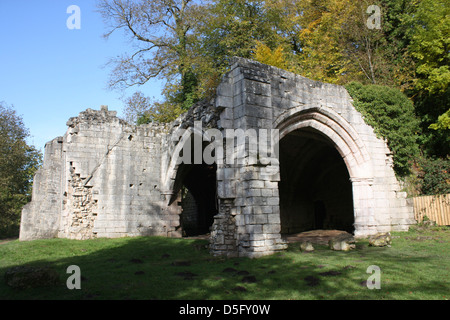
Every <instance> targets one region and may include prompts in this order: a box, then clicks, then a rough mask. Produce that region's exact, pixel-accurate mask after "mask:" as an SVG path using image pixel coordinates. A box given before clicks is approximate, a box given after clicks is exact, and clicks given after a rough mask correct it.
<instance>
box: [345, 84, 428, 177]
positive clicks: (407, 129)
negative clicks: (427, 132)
mask: <svg viewBox="0 0 450 320" xmlns="http://www.w3.org/2000/svg"><path fill="white" fill-rule="evenodd" d="M345 87H346V89H347V90H348V92H349V94H350V96H351V97H352V99H353V101H354V106H355V108H356V109H357V110H358V111H359V112H361V114H362V115H363V118H364V121H365V122H366V123H367V124H368V125H370V126H372V127H373V128H374V131H375V133H376V134H377V136H378V137H382V138H384V139H386V140H387V144H388V147H389V149H390V150H391V152H392V154H393V160H394V170H395V173H396V174H397V175H398V176H400V177H404V176H406V175H407V174H409V173H410V169H411V161H410V160H413V159H414V158H415V157H416V156H418V154H419V145H418V143H417V139H418V134H419V130H420V129H419V123H420V122H419V120H418V119H417V118H416V116H415V114H414V105H413V103H412V102H411V101H410V100H409V99H408V98H407V97H406V96H405V95H404V94H403V93H402V92H401V91H399V90H398V89H394V88H390V87H386V86H379V85H362V84H361V83H358V82H351V83H349V84H347V85H346V86H345Z"/></svg>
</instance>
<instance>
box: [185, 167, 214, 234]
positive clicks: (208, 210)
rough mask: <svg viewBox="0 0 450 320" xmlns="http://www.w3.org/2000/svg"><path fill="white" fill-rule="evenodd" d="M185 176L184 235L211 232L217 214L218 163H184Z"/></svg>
mask: <svg viewBox="0 0 450 320" xmlns="http://www.w3.org/2000/svg"><path fill="white" fill-rule="evenodd" d="M183 167H184V168H183V169H184V170H183V171H185V176H184V179H183V187H182V189H181V192H182V198H181V207H182V213H181V216H180V219H181V221H180V222H181V228H182V231H183V236H187V237H190V236H197V235H202V234H206V233H209V232H210V227H211V226H212V224H213V222H214V216H215V215H216V214H217V212H218V210H217V194H216V190H217V187H216V185H217V183H216V170H217V167H216V165H215V164H214V165H206V164H200V165H195V164H194V165H183Z"/></svg>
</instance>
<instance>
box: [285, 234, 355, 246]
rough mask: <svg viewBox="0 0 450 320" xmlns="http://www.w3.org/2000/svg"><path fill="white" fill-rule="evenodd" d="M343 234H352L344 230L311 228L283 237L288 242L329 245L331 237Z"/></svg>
mask: <svg viewBox="0 0 450 320" xmlns="http://www.w3.org/2000/svg"><path fill="white" fill-rule="evenodd" d="M342 235H349V236H351V234H350V233H348V232H346V231H342V230H311V231H305V232H300V233H294V234H288V235H284V236H283V239H284V240H286V241H287V242H288V243H296V242H310V243H312V244H320V245H328V242H329V241H330V240H331V239H333V238H335V237H337V236H342Z"/></svg>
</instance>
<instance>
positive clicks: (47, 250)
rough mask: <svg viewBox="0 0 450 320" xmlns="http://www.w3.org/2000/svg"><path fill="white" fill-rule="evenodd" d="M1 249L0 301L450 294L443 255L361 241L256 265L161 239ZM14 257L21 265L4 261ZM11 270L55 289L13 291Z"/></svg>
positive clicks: (198, 243) (203, 246) (196, 243)
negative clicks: (42, 270) (35, 271)
mask: <svg viewBox="0 0 450 320" xmlns="http://www.w3.org/2000/svg"><path fill="white" fill-rule="evenodd" d="M5 246H7V247H5V248H6V249H5V248H1V247H0V255H2V254H3V255H4V257H0V258H2V259H5V260H4V261H3V262H1V260H0V299H58V300H59V299H68V300H71V299H77V300H80V299H96V300H97V299H114V300H116V299H117V300H127V299H130V300H134V299H146V300H157V299H163V300H172V299H174V300H175V299H183V300H189V299H196V300H197V299H220V300H225V299H236V300H247V299H252V300H266V299H276V300H286V299H311V300H312V299H314V300H319V299H352V300H353V299H445V298H447V299H448V292H449V289H450V287H449V285H448V280H447V278H446V275H447V276H448V265H447V266H442V265H439V263H441V264H442V263H448V254H447V256H445V258H444V260H442V257H439V256H433V255H430V254H427V251H426V250H425V251H420V253H413V254H410V253H408V252H407V253H402V252H401V250H400V249H401V248H399V249H395V247H393V248H369V247H367V244H366V243H362V244H358V246H357V248H356V250H353V251H351V252H334V251H331V250H329V249H327V248H325V247H319V248H318V249H317V250H316V251H314V252H312V253H302V252H301V251H300V250H299V248H298V246H296V245H291V246H290V249H289V250H287V251H286V252H282V253H279V254H275V255H272V256H268V257H263V258H259V259H247V258H221V257H212V256H211V255H210V254H209V252H208V250H207V241H204V240H188V239H167V238H160V237H139V238H126V239H120V240H119V239H109V240H108V239H102V240H101V239H97V240H87V241H74V240H62V239H53V240H46V241H40V242H35V243H27V242H18V241H15V242H12V243H9V244H6V245H5ZM41 247H42V248H41ZM2 249H3V250H2ZM8 250H9V251H8ZM26 250H30V251H29V253H28V254H27V252H26ZM39 250H43V252H40V251H39ZM60 251H62V252H63V253H58V252H60ZM5 252H9V253H6V254H5ZM18 252H20V253H21V259H17V258H16V260H14V259H12V258H10V257H11V256H12V255H14V254H17V253H18ZM33 252H34V253H33ZM36 254H37V255H41V257H34V255H36ZM27 256H28V257H29V258H28V259H27ZM43 256H45V257H46V258H43ZM8 259H9V260H8ZM18 260H20V261H21V262H20V263H18V262H17V261H18ZM14 261H16V262H14ZM17 265H40V266H43V265H45V266H51V267H52V268H54V269H55V270H57V272H59V273H60V276H61V285H59V286H57V287H48V288H34V289H27V290H16V289H12V288H10V287H8V286H6V285H5V283H4V280H3V275H4V273H5V271H6V270H7V269H8V268H9V267H12V266H17ZM70 265H77V266H79V267H80V269H81V290H69V289H67V286H66V279H68V277H69V276H70V274H67V273H66V270H67V267H68V266H70ZM369 265H378V266H379V267H380V268H381V270H382V274H381V290H369V289H368V288H367V287H366V285H365V282H364V281H365V280H367V279H368V277H369V276H370V274H367V273H366V269H367V267H368V266H369ZM430 272H431V273H433V276H430V274H429V273H430Z"/></svg>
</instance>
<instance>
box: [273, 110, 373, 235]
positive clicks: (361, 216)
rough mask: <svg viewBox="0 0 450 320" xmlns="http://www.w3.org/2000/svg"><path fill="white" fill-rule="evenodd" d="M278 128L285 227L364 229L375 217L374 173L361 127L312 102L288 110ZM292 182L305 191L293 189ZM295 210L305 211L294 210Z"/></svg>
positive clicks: (357, 231)
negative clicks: (315, 105) (312, 104)
mask: <svg viewBox="0 0 450 320" xmlns="http://www.w3.org/2000/svg"><path fill="white" fill-rule="evenodd" d="M274 127H276V128H277V129H279V130H280V172H281V181H280V183H279V191H280V220H281V229H282V232H287V233H288V232H300V231H306V230H311V229H317V228H318V227H325V228H327V227H329V228H336V229H343V230H346V231H351V232H354V233H355V235H358V234H360V233H362V232H364V231H361V229H364V227H365V225H367V223H368V222H369V223H370V220H371V219H372V220H373V211H372V207H371V206H370V203H369V202H370V200H371V199H372V194H371V193H372V190H371V184H372V181H373V177H372V169H371V165H370V157H369V154H368V152H367V150H366V149H365V146H364V144H363V143H362V141H361V139H360V138H359V135H358V134H357V132H356V131H355V130H354V129H353V128H352V127H351V126H350V124H349V123H348V122H347V121H346V120H345V119H344V118H343V117H342V116H340V115H339V114H338V113H336V112H335V111H333V110H331V109H330V108H326V107H314V106H313V107H311V106H310V107H308V106H301V107H297V108H293V109H291V110H289V111H288V112H286V113H285V114H283V115H281V116H280V117H279V118H278V119H277V120H276V121H275V122H274ZM289 145H290V146H289ZM283 146H285V147H284V148H283ZM283 150H290V151H289V152H286V151H283ZM283 177H284V179H285V181H283ZM286 179H288V180H287V181H286ZM290 184H291V189H292V188H296V187H297V188H299V190H298V191H299V192H300V193H302V192H303V193H306V194H303V195H300V196H299V195H298V194H297V193H295V192H294V191H293V190H289V187H288V186H289V185H290ZM338 188H339V190H338ZM295 197H296V198H295ZM293 198H295V201H293ZM295 210H297V211H303V212H305V214H304V215H301V214H300V215H299V214H297V215H293V214H292V212H294V211H295Z"/></svg>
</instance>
